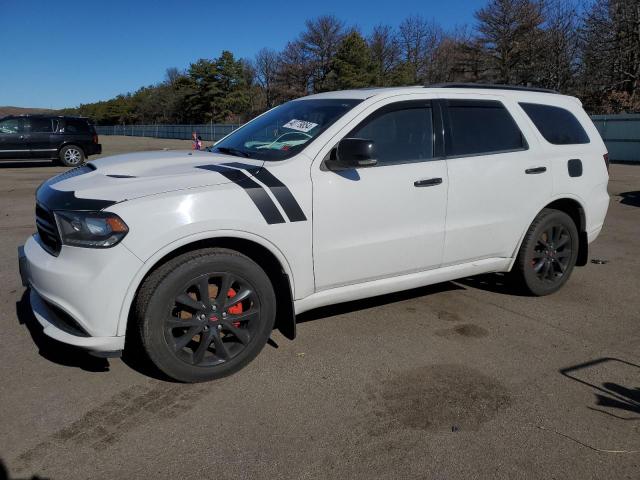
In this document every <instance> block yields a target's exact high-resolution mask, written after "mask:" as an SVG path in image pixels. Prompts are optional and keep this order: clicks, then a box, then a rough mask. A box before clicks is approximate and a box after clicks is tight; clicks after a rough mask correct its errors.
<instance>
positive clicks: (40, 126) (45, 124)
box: [27, 118, 53, 133]
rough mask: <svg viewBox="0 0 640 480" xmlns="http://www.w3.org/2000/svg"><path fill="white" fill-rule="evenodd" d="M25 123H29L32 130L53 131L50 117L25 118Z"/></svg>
mask: <svg viewBox="0 0 640 480" xmlns="http://www.w3.org/2000/svg"><path fill="white" fill-rule="evenodd" d="M27 123H29V124H30V125H31V131H32V132H35V133H37V132H43V133H47V132H48V133H51V132H53V122H52V121H51V119H50V118H30V119H28V120H27Z"/></svg>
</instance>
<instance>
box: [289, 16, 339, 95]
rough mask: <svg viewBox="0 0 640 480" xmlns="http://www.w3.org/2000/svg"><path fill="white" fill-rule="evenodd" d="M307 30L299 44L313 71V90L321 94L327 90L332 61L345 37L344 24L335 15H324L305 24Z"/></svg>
mask: <svg viewBox="0 0 640 480" xmlns="http://www.w3.org/2000/svg"><path fill="white" fill-rule="evenodd" d="M305 26H306V30H305V31H304V32H302V34H301V35H300V39H299V40H298V42H295V43H297V44H299V46H300V48H301V49H302V50H303V53H304V56H305V57H306V58H307V59H308V60H309V61H310V66H311V69H312V76H311V89H312V91H314V92H321V91H324V90H325V89H326V88H327V85H326V79H327V75H329V72H330V71H331V61H332V60H333V57H334V56H335V54H336V52H337V50H338V46H339V45H340V41H341V40H342V38H343V37H344V35H345V31H344V23H343V22H342V21H341V20H339V19H338V18H337V17H335V16H333V15H323V16H321V17H318V18H315V19H313V20H307V21H306V22H305Z"/></svg>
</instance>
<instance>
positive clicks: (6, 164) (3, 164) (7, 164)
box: [0, 159, 60, 168]
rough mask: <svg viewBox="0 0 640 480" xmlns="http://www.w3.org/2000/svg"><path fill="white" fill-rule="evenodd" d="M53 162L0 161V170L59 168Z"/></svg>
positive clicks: (27, 160)
mask: <svg viewBox="0 0 640 480" xmlns="http://www.w3.org/2000/svg"><path fill="white" fill-rule="evenodd" d="M59 166H60V165H58V164H56V163H55V162H54V161H53V160H30V159H25V160H19V159H16V160H0V168H37V167H59Z"/></svg>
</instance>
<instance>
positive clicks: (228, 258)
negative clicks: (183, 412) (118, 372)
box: [136, 248, 276, 382]
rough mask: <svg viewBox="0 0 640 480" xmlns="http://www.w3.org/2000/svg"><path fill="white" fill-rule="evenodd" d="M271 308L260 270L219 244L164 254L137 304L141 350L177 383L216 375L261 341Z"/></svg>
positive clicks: (252, 353)
mask: <svg viewBox="0 0 640 480" xmlns="http://www.w3.org/2000/svg"><path fill="white" fill-rule="evenodd" d="M275 312H276V300H275V294H274V292H273V287H272V286H271V282H270V281H269V278H268V277H267V275H266V274H265V273H264V271H263V270H262V269H261V268H260V267H259V266H258V265H257V264H256V263H255V262H253V261H252V260H251V259H249V258H248V257H246V256H244V255H241V254H240V253H238V252H234V251H232V250H227V249H220V248H211V249H204V250H198V251H195V252H190V253H187V254H184V255H181V256H179V257H176V258H174V259H173V260H171V261H169V262H168V263H167V264H165V265H163V266H162V267H160V268H159V269H158V270H157V271H156V272H154V273H153V274H152V275H151V276H150V277H149V278H148V279H147V280H146V281H145V283H144V285H143V286H142V288H141V289H140V292H139V294H138V300H137V303H136V315H137V320H138V326H139V331H140V337H141V340H142V345H143V346H144V349H145V351H146V353H147V354H148V356H149V358H150V359H151V360H152V362H153V363H154V364H155V365H156V366H157V367H158V368H159V369H160V370H161V371H162V372H164V373H165V374H167V375H168V376H170V377H172V378H174V379H176V380H179V381H183V382H201V381H206V380H213V379H216V378H221V377H224V376H227V375H230V374H232V373H234V372H236V371H238V370H240V369H241V368H242V367H244V366H245V365H247V364H248V363H249V362H250V361H251V360H253V359H254V358H255V357H256V356H257V355H258V353H260V351H261V350H262V348H263V347H264V345H265V344H266V343H267V340H268V339H269V336H270V335H271V331H272V329H273V325H274V321H275Z"/></svg>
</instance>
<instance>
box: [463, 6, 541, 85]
mask: <svg viewBox="0 0 640 480" xmlns="http://www.w3.org/2000/svg"><path fill="white" fill-rule="evenodd" d="M475 16H476V19H477V20H478V27H477V28H478V37H477V41H478V43H479V44H480V45H481V46H482V48H483V49H484V51H485V54H486V59H487V63H488V68H489V71H488V75H487V76H488V77H489V78H488V79H489V80H492V81H498V82H500V83H505V84H508V83H515V84H521V83H528V81H530V80H531V78H530V77H531V75H532V73H533V65H534V64H535V63H536V56H537V55H539V54H540V49H539V44H540V40H539V32H540V30H539V27H540V25H541V24H542V22H543V16H542V11H541V6H540V4H539V3H536V2H533V1H531V0H490V1H489V4H488V5H487V6H486V7H484V8H481V9H480V10H478V11H477V12H476V14H475Z"/></svg>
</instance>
